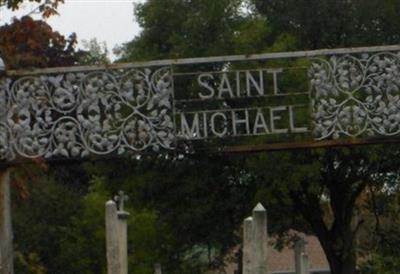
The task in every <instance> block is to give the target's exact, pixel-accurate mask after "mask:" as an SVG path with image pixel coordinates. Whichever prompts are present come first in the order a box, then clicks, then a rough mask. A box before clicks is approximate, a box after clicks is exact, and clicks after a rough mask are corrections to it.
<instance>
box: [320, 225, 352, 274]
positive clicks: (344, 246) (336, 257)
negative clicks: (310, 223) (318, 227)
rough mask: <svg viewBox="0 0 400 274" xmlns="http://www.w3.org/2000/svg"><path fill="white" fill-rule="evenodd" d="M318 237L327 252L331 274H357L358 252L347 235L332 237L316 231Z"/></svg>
mask: <svg viewBox="0 0 400 274" xmlns="http://www.w3.org/2000/svg"><path fill="white" fill-rule="evenodd" d="M316 234H317V237H318V239H319V241H320V243H321V246H322V248H323V250H324V252H325V255H326V258H327V260H328V263H329V267H330V269H331V274H355V273H356V250H355V247H354V245H353V240H352V238H351V237H348V236H347V235H344V237H343V236H342V235H343V234H342V235H332V232H331V231H329V232H328V234H326V233H320V232H319V231H316Z"/></svg>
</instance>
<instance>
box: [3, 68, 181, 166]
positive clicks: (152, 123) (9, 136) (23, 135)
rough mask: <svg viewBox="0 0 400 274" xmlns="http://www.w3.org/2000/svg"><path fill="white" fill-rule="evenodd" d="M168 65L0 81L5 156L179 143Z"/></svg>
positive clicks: (103, 151)
mask: <svg viewBox="0 0 400 274" xmlns="http://www.w3.org/2000/svg"><path fill="white" fill-rule="evenodd" d="M172 103H173V102H172V78H171V71H170V69H169V68H167V67H163V68H161V69H157V70H154V71H151V70H149V69H143V70H135V69H131V70H109V71H96V72H89V73H85V72H77V73H65V74H56V75H40V76H25V77H22V78H19V79H17V80H15V81H13V82H12V81H11V79H9V78H3V79H2V80H1V82H0V109H1V117H2V120H1V122H0V158H1V159H8V160H12V159H14V158H15V157H17V156H22V157H26V158H36V157H45V158H50V157H53V156H63V157H67V158H68V157H71V158H73V157H84V156H87V155H89V154H95V155H108V154H111V153H118V154H122V153H124V152H125V151H133V152H139V151H144V150H146V149H149V148H151V149H153V150H158V149H159V148H160V147H162V148H166V149H171V148H172V147H173V145H174V134H173V130H174V125H173V122H172V120H173V117H172Z"/></svg>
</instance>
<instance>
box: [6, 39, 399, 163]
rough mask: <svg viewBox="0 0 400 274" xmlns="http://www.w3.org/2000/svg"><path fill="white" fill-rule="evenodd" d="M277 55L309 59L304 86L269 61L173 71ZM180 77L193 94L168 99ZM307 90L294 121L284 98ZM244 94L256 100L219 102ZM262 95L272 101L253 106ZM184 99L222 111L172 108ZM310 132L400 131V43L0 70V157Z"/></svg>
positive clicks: (319, 136) (77, 154)
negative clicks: (285, 81) (288, 81)
mask: <svg viewBox="0 0 400 274" xmlns="http://www.w3.org/2000/svg"><path fill="white" fill-rule="evenodd" d="M285 58H286V59H287V58H292V59H293V58H303V59H304V58H306V59H309V60H311V62H310V67H309V73H308V75H309V84H310V85H309V86H310V90H297V91H295V92H291V93H285V87H284V86H283V87H282V86H281V83H280V79H282V78H281V77H283V76H285V73H289V70H285V69H283V68H276V67H269V66H268V64H269V63H268V62H263V67H262V68H258V69H254V67H250V68H249V69H248V70H246V69H244V70H241V71H229V69H227V68H228V67H230V66H229V65H225V66H222V67H223V69H222V70H221V71H215V72H209V71H208V72H204V71H203V72H201V71H200V72H198V71H196V72H191V71H190V70H188V69H184V70H183V72H182V71H181V72H177V73H175V74H174V72H173V68H172V66H173V65H175V66H178V65H182V66H183V65H191V66H192V65H196V64H205V63H225V64H231V63H233V62H243V61H245V62H246V61H254V60H263V61H268V60H275V59H285ZM304 64H307V62H304V63H303V64H302V66H303V67H302V69H304ZM193 67H194V69H197V70H198V67H196V66H193ZM208 69H209V68H208ZM213 73H214V74H213ZM229 73H230V74H229ZM178 76H179V77H192V79H188V80H190V81H186V82H185V81H183V82H184V83H186V84H187V83H189V82H190V84H188V86H187V87H186V86H185V87H182V86H181V85H179V86H176V87H179V90H180V94H181V93H182V91H183V92H185V91H186V89H187V90H190V92H192V93H191V94H192V95H193V96H194V97H193V98H189V99H188V98H183V99H179V98H178V99H177V100H175V95H176V94H174V92H175V91H174V86H175V85H176V84H177V83H174V80H176V79H174V78H175V77H178ZM230 77H231V78H230ZM268 77H270V78H268ZM271 77H272V78H271ZM304 77H306V75H305V74H304ZM271 79H272V80H271ZM300 79H303V78H300ZM240 81H244V82H243V83H241V82H240ZM305 81H306V80H305ZM305 86H307V85H305ZM234 87H235V88H234ZM296 88H298V86H296ZM306 89H308V88H306ZM307 94H309V104H310V109H311V113H310V114H311V116H310V117H312V119H311V120H310V124H309V125H305V124H304V122H301V119H300V120H298V119H295V118H296V117H297V115H296V113H297V111H295V110H296V109H295V108H294V107H293V106H294V105H293V102H292V103H287V102H286V101H285V100H286V98H288V97H290V98H289V99H293V100H292V101H296V100H297V98H298V97H296V100H294V96H302V95H305V98H306V99H308V96H307ZM243 99H245V100H248V101H249V100H253V102H254V101H257V103H256V104H255V105H251V104H250V105H248V106H241V107H240V108H237V107H236V108H235V104H233V105H229V103H227V102H228V100H230V101H232V100H236V102H238V101H239V100H243ZM269 100H271V101H273V100H275V105H268V104H267V105H265V106H261V105H259V104H260V103H261V102H266V101H268V102H269ZM276 102H279V103H278V104H277V103H276ZM192 103H193V104H198V103H200V104H202V103H204V106H206V107H210V106H211V105H213V103H214V105H215V106H216V107H217V108H221V109H217V110H216V109H214V107H215V106H214V107H211V108H210V109H207V108H204V109H201V108H199V105H197V108H196V109H194V110H191V109H190V108H187V107H184V108H183V109H179V108H175V105H176V104H177V105H178V104H179V105H181V106H182V105H185V104H192ZM241 104H242V103H241ZM241 104H239V105H241ZM279 104H280V105H279ZM301 104H302V105H304V104H307V102H302V103H301ZM307 106H308V105H307ZM241 109H243V111H241V112H240V111H239V110H241ZM254 109H256V110H257V111H253V112H251V110H254ZM261 109H264V111H262V110H261ZM265 110H266V111H265ZM299 111H300V110H299ZM228 114H229V115H228ZM186 115H187V116H186ZM301 115H302V114H301ZM301 115H300V114H299V116H301ZM285 119H286V120H287V121H286V122H284V121H285ZM279 123H286V124H280V126H279V127H278V126H277V125H278V124H279ZM311 124H312V125H311ZM309 129H310V130H309ZM311 131H312V132H313V133H314V138H315V140H324V139H332V138H333V139H335V138H340V137H342V136H347V137H361V136H374V137H377V136H378V137H380V136H398V135H400V46H397V45H396V46H384V47H369V48H349V49H333V50H316V51H300V52H286V53H267V54H258V55H235V56H221V57H207V58H189V59H177V60H158V61H151V62H140V63H131V64H116V65H111V66H89V67H88V66H85V67H69V68H47V69H34V70H21V71H10V70H7V71H5V72H4V75H3V76H1V77H0V160H7V161H12V160H14V159H16V158H19V157H22V158H37V157H45V158H53V157H62V158H82V157H86V156H88V155H110V154H123V153H125V152H126V153H129V152H131V153H142V152H144V151H149V150H152V151H158V150H159V149H161V148H164V149H168V150H172V149H175V148H176V147H177V146H176V145H177V141H178V140H184V141H194V140H199V139H209V138H232V137H243V136H253V135H254V136H260V135H273V134H275V135H277V136H275V137H274V138H275V140H276V139H277V137H279V136H282V137H283V138H285V137H286V135H287V134H303V135H307V134H309V132H311ZM283 141H284V140H283Z"/></svg>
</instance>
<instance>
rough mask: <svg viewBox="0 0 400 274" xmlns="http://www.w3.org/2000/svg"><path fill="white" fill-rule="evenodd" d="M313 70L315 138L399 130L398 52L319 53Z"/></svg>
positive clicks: (395, 132)
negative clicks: (323, 57) (321, 56)
mask: <svg viewBox="0 0 400 274" xmlns="http://www.w3.org/2000/svg"><path fill="white" fill-rule="evenodd" d="M309 74H310V75H309V76H310V81H311V86H312V90H311V104H312V110H313V114H312V115H313V118H314V119H313V122H314V135H315V138H316V139H317V140H322V139H326V138H334V139H337V138H339V137H341V136H349V137H360V136H375V137H376V136H394V135H399V134H400V53H391V52H382V53H375V54H372V55H371V54H359V55H358V56H357V55H343V56H332V57H330V58H329V59H322V58H318V59H314V60H313V63H312V65H311V68H310V73H309Z"/></svg>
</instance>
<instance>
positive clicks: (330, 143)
mask: <svg viewBox="0 0 400 274" xmlns="http://www.w3.org/2000/svg"><path fill="white" fill-rule="evenodd" d="M388 143H393V144H394V143H400V138H389V139H388V138H373V139H343V140H324V141H311V142H310V141H309V142H291V143H274V144H256V145H238V146H226V147H223V148H221V149H220V150H219V152H220V153H228V154H234V153H245V152H248V153H256V152H266V151H280V150H298V149H317V148H329V147H345V146H360V145H377V144H388Z"/></svg>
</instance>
